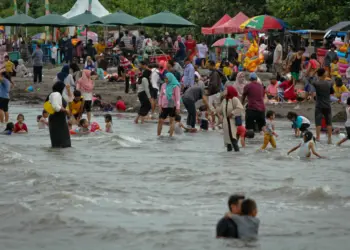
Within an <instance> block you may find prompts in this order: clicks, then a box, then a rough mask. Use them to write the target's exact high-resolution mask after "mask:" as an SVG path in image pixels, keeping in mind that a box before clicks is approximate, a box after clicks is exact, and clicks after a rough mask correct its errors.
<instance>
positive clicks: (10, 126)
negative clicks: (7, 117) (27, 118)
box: [1, 122, 15, 135]
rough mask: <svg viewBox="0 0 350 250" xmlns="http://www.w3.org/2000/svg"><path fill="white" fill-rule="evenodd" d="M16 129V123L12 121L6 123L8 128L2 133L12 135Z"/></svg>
mask: <svg viewBox="0 0 350 250" xmlns="http://www.w3.org/2000/svg"><path fill="white" fill-rule="evenodd" d="M14 129H15V125H14V124H13V123H12V122H9V123H7V124H6V128H5V130H4V131H2V132H1V134H2V135H11V134H12V133H13V131H14Z"/></svg>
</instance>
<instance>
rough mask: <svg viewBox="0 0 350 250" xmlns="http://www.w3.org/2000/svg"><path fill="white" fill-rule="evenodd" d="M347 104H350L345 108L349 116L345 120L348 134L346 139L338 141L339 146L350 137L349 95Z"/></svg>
mask: <svg viewBox="0 0 350 250" xmlns="http://www.w3.org/2000/svg"><path fill="white" fill-rule="evenodd" d="M346 104H347V105H348V106H347V107H346V109H345V111H346V116H347V119H346V122H345V129H346V133H347V136H346V137H345V138H344V139H342V140H341V141H339V142H338V143H337V146H340V145H342V144H343V143H344V142H346V141H347V140H349V139H350V97H348V99H347V101H346Z"/></svg>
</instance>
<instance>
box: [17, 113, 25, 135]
mask: <svg viewBox="0 0 350 250" xmlns="http://www.w3.org/2000/svg"><path fill="white" fill-rule="evenodd" d="M13 132H14V133H17V134H25V133H28V128H27V125H26V124H25V123H24V115H22V114H18V116H17V123H16V124H15V128H14V131H13Z"/></svg>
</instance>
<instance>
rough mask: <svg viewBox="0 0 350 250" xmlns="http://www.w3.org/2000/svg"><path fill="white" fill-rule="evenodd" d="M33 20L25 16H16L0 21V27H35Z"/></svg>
mask: <svg viewBox="0 0 350 250" xmlns="http://www.w3.org/2000/svg"><path fill="white" fill-rule="evenodd" d="M34 20H35V19H34V18H31V17H30V16H27V15H26V14H17V15H13V16H10V17H7V18H5V19H2V20H0V25H5V26H21V25H22V26H36V25H35V24H34Z"/></svg>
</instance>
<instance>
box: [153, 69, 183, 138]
mask: <svg viewBox="0 0 350 250" xmlns="http://www.w3.org/2000/svg"><path fill="white" fill-rule="evenodd" d="M158 104H159V109H160V115H159V120H158V133H157V134H158V136H160V135H161V133H162V128H163V123H164V120H165V119H166V118H167V117H168V116H169V117H170V132H169V134H170V137H172V136H173V134H174V125H175V124H174V121H175V116H176V114H179V113H180V83H179V81H178V80H176V77H175V76H174V75H173V74H172V73H170V72H168V73H166V74H165V83H164V84H163V85H162V87H161V90H160V93H159V100H158Z"/></svg>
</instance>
